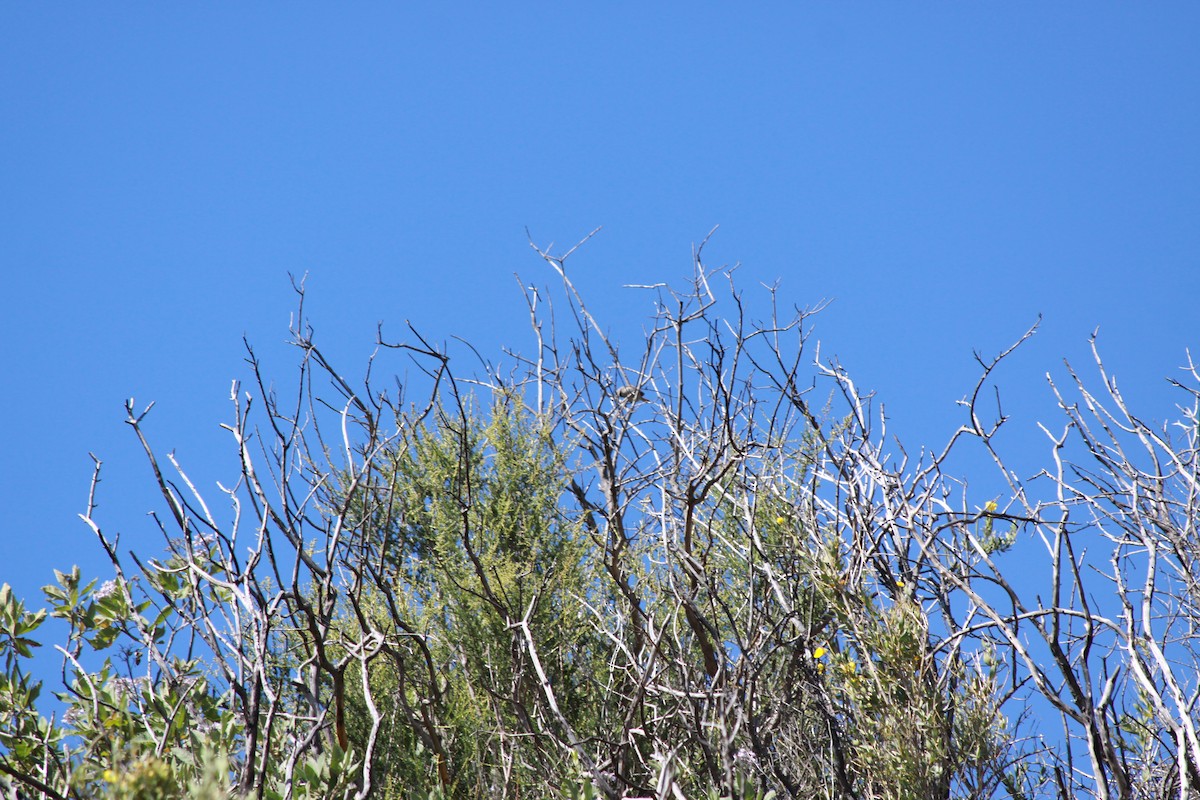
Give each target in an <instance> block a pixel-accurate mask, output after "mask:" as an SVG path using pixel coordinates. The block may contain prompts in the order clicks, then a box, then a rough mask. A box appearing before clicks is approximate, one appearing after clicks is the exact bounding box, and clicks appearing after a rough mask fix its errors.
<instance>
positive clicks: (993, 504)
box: [983, 500, 998, 514]
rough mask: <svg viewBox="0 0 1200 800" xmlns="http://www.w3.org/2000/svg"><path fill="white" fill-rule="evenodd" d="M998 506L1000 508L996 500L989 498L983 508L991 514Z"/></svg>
mask: <svg viewBox="0 0 1200 800" xmlns="http://www.w3.org/2000/svg"><path fill="white" fill-rule="evenodd" d="M997 508H998V506H997V505H996V501H995V500H988V501H987V502H986V503H984V504H983V510H984V511H986V512H988V513H989V514H990V513H992V512H993V511H995V510H996V509H997Z"/></svg>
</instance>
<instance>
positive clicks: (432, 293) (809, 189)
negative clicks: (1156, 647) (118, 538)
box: [0, 3, 1200, 600]
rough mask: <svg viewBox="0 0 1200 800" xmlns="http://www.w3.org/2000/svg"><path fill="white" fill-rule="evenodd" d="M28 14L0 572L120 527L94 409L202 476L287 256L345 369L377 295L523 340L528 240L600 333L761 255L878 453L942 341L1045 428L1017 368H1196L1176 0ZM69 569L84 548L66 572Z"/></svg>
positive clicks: (758, 265)
mask: <svg viewBox="0 0 1200 800" xmlns="http://www.w3.org/2000/svg"><path fill="white" fill-rule="evenodd" d="M647 5H650V4H633V3H625V4H611V5H608V6H607V7H606V9H605V10H603V11H600V10H595V9H586V10H585V9H583V8H582V6H580V5H579V4H525V5H518V4H505V5H503V6H501V5H493V6H485V5H484V4H478V5H473V6H458V7H449V6H446V5H444V4H433V3H424V4H417V5H415V6H414V7H412V8H407V9H406V8H402V7H400V6H399V4H388V5H384V4H356V5H353V6H348V5H339V6H336V7H334V6H322V5H317V4H310V3H298V4H289V5H286V6H285V5H282V4H238V5H234V4H229V3H225V4H215V3H214V4H205V5H203V6H191V7H185V6H182V5H178V4H172V5H153V6H152V5H149V4H144V5H132V4H131V5H122V6H114V5H104V6H97V5H82V4H78V5H69V4H61V5H45V4H10V5H8V6H6V7H5V8H4V10H3V12H0V36H3V40H4V45H3V47H0V111H2V113H0V186H3V192H2V193H0V204H2V205H0V234H2V238H0V241H2V242H3V247H2V248H0V287H2V289H0V305H2V314H0V334H2V336H3V343H4V354H5V362H6V365H5V366H6V369H5V371H4V377H3V379H2V380H3V384H2V385H3V388H4V391H3V392H0V405H2V408H0V414H2V418H3V419H4V420H6V422H7V424H6V426H5V432H4V434H3V439H2V446H0V507H2V508H3V516H2V518H0V582H9V583H11V584H13V585H14V587H15V589H16V590H17V592H18V594H20V595H23V596H25V597H27V598H30V599H35V600H37V599H40V595H38V594H37V588H38V587H40V586H41V585H43V584H45V583H47V582H49V581H50V580H51V577H52V575H51V569H52V568H54V567H58V568H67V567H69V566H70V565H71V564H73V563H80V564H82V565H83V566H84V568H85V571H86V572H90V573H91V574H93V575H95V574H97V572H98V571H100V570H101V569H102V567H103V564H102V561H101V560H100V558H99V553H98V548H97V547H96V546H95V544H94V542H93V541H92V538H91V534H90V533H89V532H88V530H87V529H86V528H85V527H84V525H83V524H82V523H81V522H80V521H79V520H78V519H77V517H76V515H77V514H78V512H80V511H82V510H83V507H84V503H85V500H86V494H87V488H88V478H89V476H90V473H91V461H90V459H89V457H88V453H89V451H90V452H94V453H96V455H97V456H99V457H100V458H102V459H103V460H104V462H105V470H106V472H105V483H104V484H103V486H102V493H101V502H102V508H101V518H102V519H103V520H104V521H105V524H106V525H107V527H108V530H109V531H110V532H112V533H115V532H117V531H120V532H122V534H123V536H124V539H123V542H124V543H125V544H136V543H138V542H154V541H155V539H154V535H153V531H152V529H151V523H150V520H149V519H148V518H147V517H146V515H145V514H146V512H147V511H149V510H151V509H157V508H159V505H160V504H159V502H158V499H157V498H156V497H155V496H154V494H153V493H152V492H151V491H150V474H149V470H148V468H147V467H146V465H145V462H144V459H143V458H142V456H141V455H140V453H139V451H138V448H137V444H136V442H135V441H134V439H133V437H132V435H131V431H130V430H129V429H128V427H127V426H126V425H124V423H123V421H122V420H123V411H122V404H123V402H124V399H125V398H127V397H130V396H133V397H136V398H137V401H138V403H139V405H142V404H144V403H147V402H149V401H155V402H156V403H157V405H156V409H155V411H154V412H153V413H152V415H151V417H150V424H149V426H148V430H149V432H150V434H151V435H152V436H153V437H154V440H155V442H156V443H157V444H158V445H159V446H161V447H162V448H163V449H172V448H173V449H175V451H176V453H177V455H178V456H179V458H180V460H181V461H182V462H183V463H184V465H185V466H186V467H188V468H189V470H190V471H191V472H192V474H193V477H196V478H197V479H198V480H199V482H200V483H201V485H202V486H205V487H210V488H211V487H212V486H213V485H214V482H215V481H216V480H219V479H226V480H228V479H230V478H231V477H232V476H233V474H234V470H235V469H236V465H235V464H234V463H233V461H232V460H231V453H230V451H229V448H228V443H227V441H226V438H225V436H224V435H223V434H222V432H221V431H220V429H219V427H218V426H219V424H220V423H222V422H225V421H227V420H228V419H229V415H230V412H229V407H228V402H227V400H228V395H229V387H230V382H231V380H233V379H235V378H239V379H245V378H247V377H248V373H247V370H246V368H245V366H244V364H243V363H242V358H243V356H244V352H243V349H242V342H241V340H242V336H243V335H245V336H248V337H249V338H250V340H251V341H252V342H254V343H255V344H256V345H257V346H258V347H259V349H260V351H261V352H262V353H263V354H264V356H265V357H266V359H267V371H268V374H273V375H276V376H278V377H279V379H280V380H286V379H287V377H288V376H289V375H290V372H289V365H290V364H291V356H290V355H289V353H288V352H287V349H286V348H285V347H283V346H282V342H283V341H284V339H286V337H287V325H288V320H289V314H290V312H291V310H292V308H293V305H294V298H293V295H292V293H291V290H290V288H289V282H288V273H289V272H291V273H295V274H302V273H307V274H308V276H309V277H308V288H309V292H310V294H309V312H310V314H311V318H312V322H313V323H314V325H315V327H316V330H317V335H318V340H319V341H320V342H322V343H324V345H325V347H326V348H327V349H328V351H329V352H330V353H331V355H332V356H333V357H334V358H335V360H336V361H337V362H338V363H339V364H340V365H341V366H342V369H343V370H345V371H346V372H348V373H351V374H360V373H361V368H362V365H363V363H364V360H365V358H366V356H367V355H368V354H369V353H370V352H371V350H372V344H373V341H374V335H375V328H376V325H377V323H379V322H380V321H383V322H384V324H385V332H386V331H394V332H396V334H397V338H398V337H399V332H400V330H401V328H402V326H403V324H404V321H405V320H411V321H412V322H413V324H414V325H415V326H416V327H417V328H418V329H420V330H421V331H423V332H424V333H426V334H427V335H429V336H431V337H433V338H435V339H448V338H449V337H451V336H462V337H464V338H466V339H468V340H470V341H471V342H473V343H474V344H475V345H476V346H477V347H478V348H479V349H480V350H482V351H484V352H485V353H490V354H498V353H499V351H500V348H501V346H502V345H506V344H507V345H513V346H516V347H518V348H520V347H527V346H528V344H529V341H530V339H529V336H528V329H527V324H526V321H525V317H526V313H525V310H524V307H523V305H522V300H521V296H520V293H519V291H518V285H517V282H516V280H515V279H514V273H520V275H521V277H522V279H523V280H524V281H525V282H538V283H546V282H549V281H550V277H551V276H550V275H549V273H548V271H547V269H546V267H545V266H544V265H543V264H542V263H541V262H540V261H539V260H538V259H537V258H536V256H535V255H534V254H533V253H532V251H531V250H530V249H529V247H528V243H527V239H526V233H525V230H526V228H528V229H529V231H530V232H531V234H532V235H533V237H534V239H535V240H536V241H537V242H538V243H540V244H548V243H549V242H551V241H554V242H557V243H559V244H560V245H564V246H565V245H569V244H570V243H573V242H574V241H576V240H578V239H579V238H581V237H582V236H583V235H585V234H586V233H587V232H588V231H590V230H592V229H593V228H595V227H597V226H603V231H602V232H601V234H600V235H599V236H598V237H597V238H596V239H595V240H593V241H592V242H591V243H589V244H588V246H587V247H586V248H585V249H584V250H583V251H582V252H581V253H580V254H579V255H578V256H577V257H576V258H574V259H573V260H572V262H571V264H572V265H573V269H575V270H576V273H575V274H576V275H577V279H578V281H579V283H580V285H581V287H582V289H583V290H584V291H585V293H586V294H587V296H588V297H589V298H590V300H591V303H592V304H593V306H594V308H595V310H596V312H597V314H598V316H600V317H601V318H602V319H604V320H606V321H607V322H608V324H610V325H611V326H612V329H613V330H614V331H615V332H617V334H618V335H619V336H620V337H621V338H624V339H625V340H626V341H632V339H633V338H634V337H635V336H637V334H638V332H639V331H640V329H641V326H642V325H643V324H644V323H645V322H646V320H647V318H648V315H649V313H650V311H651V306H650V305H649V298H648V297H646V296H645V295H643V294H638V293H634V292H630V291H629V290H623V289H621V288H620V287H621V286H622V285H623V284H626V283H632V282H637V283H649V282H657V281H668V280H682V279H684V278H686V277H687V276H688V274H689V271H690V264H689V259H690V253H691V248H692V245H693V243H695V242H698V241H699V240H701V239H702V238H703V237H704V236H705V234H706V233H707V232H708V231H709V230H710V229H711V228H712V227H713V226H715V225H720V226H721V227H720V230H719V231H718V233H717V234H716V236H715V237H714V239H713V240H712V242H711V244H710V245H709V248H708V250H707V251H706V253H707V254H708V260H709V262H710V263H713V264H720V263H730V264H732V263H735V262H740V263H741V264H742V267H741V272H740V276H741V282H742V284H743V286H744V287H745V288H746V289H747V291H748V292H751V293H753V290H754V287H755V286H756V285H757V284H758V283H759V282H766V283H773V282H775V281H776V280H779V281H780V286H781V297H783V298H785V299H787V300H788V301H791V302H795V303H797V304H800V305H812V304H816V303H818V302H820V301H821V300H824V299H832V300H833V301H834V302H833V304H832V305H831V306H830V308H829V309H828V310H827V311H826V312H825V313H824V314H823V315H822V316H821V317H820V318H819V319H818V320H817V335H818V336H819V338H820V339H821V340H822V341H823V350H824V352H826V353H836V354H837V355H838V356H839V358H840V359H841V360H842V362H843V363H844V364H845V365H846V366H847V367H848V368H849V369H850V371H851V373H852V374H853V375H854V376H855V377H856V378H857V380H858V382H859V383H860V384H861V385H863V386H865V387H868V388H873V389H875V390H877V392H878V394H879V396H880V397H881V398H883V399H884V400H885V401H886V403H887V406H888V409H889V411H890V413H891V415H892V417H893V419H894V422H893V431H894V432H895V433H897V434H898V435H900V436H901V437H902V438H903V439H904V440H905V441H906V442H907V443H909V445H910V446H916V445H920V444H924V443H940V442H941V441H943V440H944V439H945V438H946V436H948V435H949V433H950V432H951V431H952V430H953V429H954V427H955V426H956V425H957V424H958V422H959V420H960V419H961V418H960V417H959V416H958V412H957V409H956V407H955V405H954V401H955V400H957V399H958V398H960V397H962V396H963V395H964V393H966V392H967V391H968V390H969V389H970V387H971V384H972V381H973V379H974V377H975V374H976V371H975V367H974V363H973V360H972V355H971V353H972V350H974V349H980V350H982V351H983V352H985V353H989V354H990V353H994V352H996V351H997V350H999V349H1000V348H1001V347H1003V346H1004V345H1005V344H1007V343H1009V342H1010V341H1012V340H1013V339H1015V338H1016V337H1017V336H1018V335H1019V334H1020V333H1021V332H1023V331H1024V330H1025V328H1026V327H1028V326H1029V325H1030V324H1031V323H1032V322H1033V321H1034V319H1035V318H1036V316H1037V315H1038V314H1039V313H1043V314H1045V322H1044V324H1043V328H1042V331H1041V333H1039V335H1038V337H1037V338H1036V340H1035V341H1034V342H1033V343H1032V345H1031V346H1029V347H1028V348H1026V349H1025V350H1024V351H1023V352H1022V353H1021V354H1020V355H1019V356H1018V357H1017V358H1016V359H1015V360H1014V361H1013V363H1012V364H1010V365H1009V367H1008V368H1007V369H1006V370H1005V371H1004V372H1003V373H1002V374H1001V375H1000V381H1001V383H1002V385H1003V386H1004V387H1005V388H1006V391H1007V397H1009V398H1010V403H1011V404H1010V406H1009V408H1008V410H1010V411H1012V412H1014V417H1015V418H1014V421H1013V423H1012V426H1013V431H1014V432H1013V434H1012V436H1013V439H1012V443H1013V446H1015V447H1018V448H1020V447H1026V446H1028V447H1036V448H1039V450H1038V452H1044V446H1043V445H1042V444H1041V440H1040V439H1039V436H1040V435H1039V434H1037V432H1036V428H1035V427H1034V423H1035V421H1036V419H1037V418H1038V417H1039V415H1041V416H1043V417H1044V416H1046V414H1045V412H1046V411H1047V409H1048V408H1050V406H1049V395H1048V391H1047V390H1046V388H1045V382H1044V379H1043V377H1042V376H1043V375H1044V373H1046V372H1047V371H1057V374H1060V375H1061V369H1060V365H1061V359H1062V358H1063V357H1068V358H1070V359H1071V360H1072V361H1073V362H1079V363H1080V364H1081V365H1082V364H1083V363H1084V362H1086V360H1087V337H1088V336H1089V334H1090V333H1091V332H1092V331H1093V329H1095V328H1097V327H1099V328H1100V332H1101V339H1100V341H1101V345H1102V348H1103V350H1104V352H1105V354H1106V355H1107V358H1108V361H1109V363H1110V367H1111V368H1112V369H1113V371H1114V372H1116V374H1117V375H1118V376H1119V377H1120V378H1121V381H1122V385H1123V387H1124V388H1125V390H1126V392H1127V394H1129V395H1130V396H1132V398H1133V399H1134V401H1135V402H1136V403H1138V405H1139V407H1140V408H1141V409H1142V410H1143V413H1144V415H1145V416H1147V417H1152V418H1161V417H1165V416H1168V415H1169V414H1170V413H1171V411H1172V403H1173V402H1174V400H1175V398H1174V396H1173V395H1172V394H1171V393H1170V392H1169V391H1168V390H1167V388H1166V384H1165V381H1164V380H1163V378H1164V377H1165V376H1167V375H1173V374H1176V369H1177V367H1178V366H1179V365H1181V364H1182V363H1183V361H1184V358H1185V348H1189V347H1190V348H1191V349H1192V351H1193V353H1198V354H1200V311H1198V308H1200V304H1198V301H1197V298H1200V277H1198V276H1200V147H1198V146H1197V143H1198V142H1200V48H1198V47H1197V46H1196V42H1197V41H1200V6H1197V5H1195V4H1185V3H1156V4H1153V5H1149V4H1146V5H1135V4H1115V3H1089V4H1083V3H1059V4H1033V3H1005V4H1000V3H954V4H950V3H923V4H900V3H877V4H854V5H846V4H834V3H821V4H781V3H780V4H763V5H762V6H760V7H758V8H756V9H755V10H753V11H745V10H741V11H734V10H731V8H732V7H728V8H726V7H719V6H718V5H716V4H706V3H701V4H697V3H686V4H685V3H666V4H658V5H657V7H653V8H647V7H646V6H647ZM100 574H101V576H102V577H103V575H104V573H102V572H101V573H100Z"/></svg>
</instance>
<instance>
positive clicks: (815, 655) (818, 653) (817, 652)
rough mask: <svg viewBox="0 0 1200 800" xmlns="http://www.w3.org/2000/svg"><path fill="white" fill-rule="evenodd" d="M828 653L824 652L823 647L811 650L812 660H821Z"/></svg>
mask: <svg viewBox="0 0 1200 800" xmlns="http://www.w3.org/2000/svg"><path fill="white" fill-rule="evenodd" d="M828 652H829V651H828V650H826V649H825V648H824V647H818V648H817V649H816V650H813V658H821V657H822V656H824V655H825V654H826V653H828Z"/></svg>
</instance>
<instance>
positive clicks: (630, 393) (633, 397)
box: [617, 386, 646, 403]
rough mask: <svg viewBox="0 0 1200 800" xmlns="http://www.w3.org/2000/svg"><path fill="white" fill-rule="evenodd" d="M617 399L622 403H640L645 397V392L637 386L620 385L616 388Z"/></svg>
mask: <svg viewBox="0 0 1200 800" xmlns="http://www.w3.org/2000/svg"><path fill="white" fill-rule="evenodd" d="M617 399H618V400H620V401H621V402H622V403H640V402H641V401H643V400H645V399H646V393H645V392H643V391H642V390H641V389H639V388H638V387H637V386H622V387H620V388H619V389H617Z"/></svg>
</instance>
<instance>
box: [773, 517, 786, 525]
mask: <svg viewBox="0 0 1200 800" xmlns="http://www.w3.org/2000/svg"><path fill="white" fill-rule="evenodd" d="M785 522H787V520H786V519H784V518H783V517H776V518H775V524H776V525H782V524H783V523H785Z"/></svg>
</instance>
